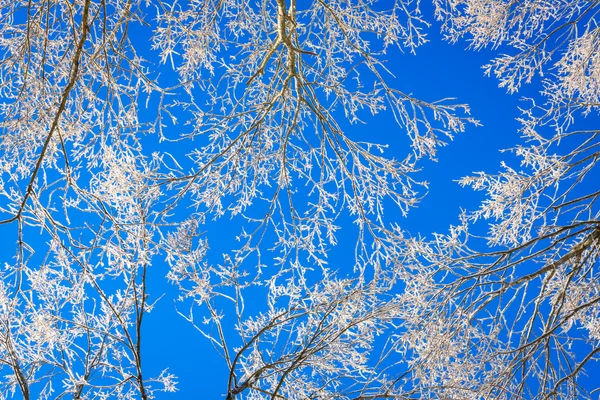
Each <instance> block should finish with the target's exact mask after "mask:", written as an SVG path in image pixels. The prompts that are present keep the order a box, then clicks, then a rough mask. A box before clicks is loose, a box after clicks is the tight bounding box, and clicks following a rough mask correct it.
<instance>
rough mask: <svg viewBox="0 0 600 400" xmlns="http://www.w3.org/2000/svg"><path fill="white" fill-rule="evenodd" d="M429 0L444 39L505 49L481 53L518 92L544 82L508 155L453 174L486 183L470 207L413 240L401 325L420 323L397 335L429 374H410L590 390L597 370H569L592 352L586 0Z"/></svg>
mask: <svg viewBox="0 0 600 400" xmlns="http://www.w3.org/2000/svg"><path fill="white" fill-rule="evenodd" d="M435 4H436V6H437V13H438V17H439V18H440V19H441V20H442V21H443V24H444V27H443V30H444V32H445V33H446V34H447V35H448V37H449V38H450V39H451V40H458V39H460V38H462V37H464V38H466V39H467V40H468V41H469V42H470V45H471V46H472V47H474V48H476V49H478V48H482V47H485V46H491V47H494V48H498V49H500V50H501V51H502V53H504V54H502V55H500V56H499V57H498V58H496V59H494V60H493V61H491V62H490V64H488V65H487V66H486V72H487V73H488V74H494V75H495V76H496V77H498V78H499V79H500V86H503V87H506V88H507V89H508V91H509V92H517V91H518V90H519V89H520V88H521V87H522V85H523V84H525V83H529V82H531V81H532V80H534V79H535V78H536V75H539V76H541V77H543V78H541V83H542V87H543V89H542V92H541V96H539V98H537V99H536V100H535V101H534V100H530V102H529V103H530V104H531V107H529V108H526V109H524V110H523V114H522V118H521V120H520V122H521V124H522V129H521V133H522V135H523V138H524V143H523V144H520V145H518V146H516V147H515V148H513V149H511V150H510V151H511V152H512V153H513V154H514V155H516V156H517V157H518V158H519V159H520V165H518V166H515V165H511V163H510V162H508V161H507V162H504V163H503V164H502V166H501V170H500V171H499V172H497V173H478V174H475V175H473V176H469V177H465V178H463V179H462V180H461V181H460V183H461V184H462V185H464V186H471V187H472V188H473V189H475V190H480V191H483V192H484V193H485V200H484V201H483V203H482V204H481V207H480V208H479V209H478V210H476V211H470V212H465V213H464V214H463V215H462V216H461V224H459V226H456V227H453V228H452V229H451V230H450V232H449V233H448V234H445V235H438V236H437V237H436V240H435V241H433V242H431V243H430V244H429V247H427V249H426V250H424V251H422V252H421V253H420V254H421V256H422V257H426V259H427V261H428V263H425V264H423V265H422V266H421V267H420V270H419V273H421V274H423V275H425V276H427V277H428V278H427V279H423V280H421V281H420V282H419V283H418V284H415V286H416V287H415V288H414V289H413V290H414V291H415V292H418V293H420V295H419V296H411V295H408V294H407V295H406V300H407V302H408V304H410V306H409V308H413V311H412V313H411V314H410V318H412V319H409V318H407V319H406V321H412V322H410V323H409V326H407V328H406V329H407V330H408V331H409V332H412V331H417V330H418V329H424V330H425V332H427V334H422V335H414V334H412V335H413V336H411V335H410V334H409V335H408V336H407V338H408V343H410V347H411V348H412V349H413V351H414V357H415V359H416V360H421V361H422V368H423V371H422V372H421V373H422V374H425V375H427V376H428V377H429V380H428V381H424V382H423V383H422V386H423V387H424V388H425V389H428V387H429V386H430V385H431V384H432V383H433V382H437V383H438V384H439V386H436V387H435V390H434V392H435V393H445V395H447V396H463V397H468V398H528V399H529V398H531V399H557V398H565V399H573V398H592V397H594V396H596V395H597V394H594V393H597V391H598V388H597V382H595V383H594V382H592V385H596V387H595V388H594V387H593V386H592V387H590V385H589V384H588V385H582V384H581V382H582V379H584V380H585V378H584V377H585V367H586V365H589V364H590V363H593V362H597V361H598V355H599V353H600V337H599V336H598V332H599V327H600V325H599V321H600V320H599V319H598V316H599V315H600V308H599V305H598V301H599V300H600V297H599V293H600V286H599V278H600V275H599V271H598V257H599V249H600V225H599V223H600V222H599V217H600V209H599V206H598V202H597V200H598V196H599V195H600V192H599V191H598V175H597V173H598V166H597V165H596V164H597V161H598V158H599V156H600V152H599V145H600V142H599V140H598V131H597V130H596V128H595V127H593V126H592V127H591V128H589V124H588V123H586V121H585V120H583V119H582V118H581V117H582V116H584V117H585V116H588V115H589V116H592V115H593V116H594V117H595V116H597V112H598V104H599V102H598V96H599V92H598V88H599V86H598V82H599V81H598V78H597V71H598V68H597V64H598V60H599V55H598V54H599V52H598V44H599V42H598V27H597V22H596V15H597V12H598V10H599V9H598V4H597V2H579V1H560V2H554V1H549V2H517V3H504V2H498V1H483V2H479V1H470V0H467V1H437V2H435ZM483 221H487V222H488V224H489V225H487V228H486V227H484V226H483V225H482V224H481V222H483ZM425 298H427V299H428V300H427V301H424V299H425ZM423 315H426V316H427V317H426V319H425V320H424V319H423V318H422V316H423ZM427 319H430V321H429V322H427ZM439 335H443V336H444V338H445V341H440V338H439ZM433 352H437V353H438V354H445V355H446V356H445V357H443V358H438V359H436V358H432V357H431V355H432V354H433ZM432 361H433V362H432Z"/></svg>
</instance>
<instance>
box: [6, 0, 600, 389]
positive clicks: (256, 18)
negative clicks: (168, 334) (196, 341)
mask: <svg viewBox="0 0 600 400" xmlns="http://www.w3.org/2000/svg"><path fill="white" fill-rule="evenodd" d="M555 3H556V4H554V3H553V2H539V1H537V2H533V1H529V0H527V1H523V2H517V3H505V2H501V1H498V0H493V1H492V0H489V1H472V0H466V1H442V0H438V1H434V5H435V7H436V15H437V17H438V18H439V19H440V20H441V21H442V30H443V32H445V33H446V34H447V35H448V38H449V39H450V40H453V41H456V40H459V39H460V38H462V37H466V38H467V39H468V40H471V44H472V46H473V47H475V48H480V47H483V46H488V45H489V46H493V47H495V48H497V49H499V50H501V51H502V52H504V51H506V52H508V53H509V54H508V55H501V56H499V58H497V59H495V60H493V61H492V62H491V63H490V65H489V66H487V67H486V70H487V71H488V73H490V74H494V75H496V76H498V77H499V78H500V79H501V84H502V85H503V86H505V87H507V88H508V89H509V91H511V92H516V91H518V90H519V89H520V87H521V85H522V84H523V83H524V82H528V81H530V80H531V79H533V78H534V77H535V75H536V74H538V73H539V74H542V73H545V75H544V76H545V78H543V85H544V90H543V93H542V95H541V96H540V98H541V99H543V100H542V101H541V102H540V101H538V103H539V104H540V105H539V106H534V107H532V108H531V109H528V110H527V111H525V112H524V115H523V119H522V122H523V133H524V135H526V138H527V141H526V142H525V144H522V145H521V146H520V147H518V148H517V149H516V150H515V151H516V153H517V154H518V155H519V156H520V157H522V159H523V165H522V167H520V168H521V170H517V169H514V168H511V167H510V166H509V164H506V165H505V166H504V170H503V171H501V173H500V174H499V175H489V174H479V175H476V176H474V177H470V178H465V179H464V180H463V181H462V182H463V183H464V184H465V185H471V186H474V187H475V188H476V189H482V190H485V191H486V196H487V200H486V201H485V203H484V204H483V206H482V208H481V209H480V210H478V211H473V212H471V213H467V214H465V216H464V218H463V224H462V225H460V226H459V227H457V228H453V229H452V230H451V232H450V234H449V235H438V236H436V240H435V241H434V242H433V243H432V242H426V241H425V240H417V239H414V238H411V237H410V236H409V235H408V234H406V233H405V232H403V230H402V228H401V227H399V226H397V225H396V224H394V223H392V222H390V221H389V220H388V219H386V218H385V215H384V208H386V209H390V208H391V209H394V210H397V211H398V212H400V213H402V214H406V213H407V212H408V211H409V209H410V208H411V207H413V206H414V205H416V204H417V202H418V200H419V198H420V196H421V195H422V194H423V190H422V188H423V187H424V186H425V183H423V182H420V181H419V180H418V179H417V178H416V175H415V173H416V172H417V171H418V169H419V168H420V165H421V164H420V161H421V160H422V159H423V158H431V159H434V158H435V157H436V151H437V149H438V148H439V147H440V146H442V145H443V144H444V141H445V140H448V139H451V138H452V137H453V135H454V134H456V133H458V132H460V131H462V130H464V129H465V127H466V126H467V125H470V126H474V125H476V124H477V121H476V120H474V119H471V118H470V117H469V115H468V114H469V109H468V107H467V106H465V105H461V104H458V103H455V102H454V101H453V100H451V99H442V100H438V99H429V101H425V100H422V99H418V98H416V97H414V96H412V95H411V94H410V93H408V92H404V91H402V90H401V88H396V87H395V85H396V81H397V79H394V78H393V76H392V74H390V71H389V70H388V66H386V64H385V62H384V60H385V57H386V53H387V52H390V51H397V50H398V49H400V50H401V51H406V52H410V53H414V52H416V51H417V50H418V49H417V48H418V47H419V46H421V45H423V44H425V42H426V41H427V40H426V38H425V33H424V29H425V28H427V27H428V26H429V25H430V24H431V23H433V21H427V20H426V19H425V17H423V15H422V14H421V10H420V8H419V7H420V5H419V3H418V2H415V1H404V0H402V1H395V2H384V1H375V0H345V1H338V0H316V1H314V0H313V1H309V2H298V4H297V3H296V1H295V0H272V1H266V0H262V1H256V2H247V1H241V0H214V1H211V0H202V1H201V0H197V1H196V0H192V1H188V2H162V1H147V2H130V1H125V2H106V1H104V0H98V1H92V0H83V1H79V0H75V1H73V2H69V1H63V0H57V1H52V2H50V1H36V0H28V1H3V2H2V1H0V32H1V34H0V99H1V100H0V129H1V132H2V136H1V139H0V224H1V228H2V233H3V235H5V236H6V237H7V239H6V241H5V242H6V243H7V245H6V246H7V247H6V250H4V253H5V254H8V253H10V256H7V257H5V259H6V262H5V263H4V265H3V266H2V268H1V269H0V274H1V279H0V325H1V328H0V369H1V372H0V375H1V378H0V396H2V397H4V398H21V397H22V398H25V399H33V398H40V399H43V398H48V399H58V398H71V397H72V398H76V399H86V398H100V399H108V398H118V399H129V398H131V399H134V398H135V399H138V398H142V399H149V398H157V397H160V392H161V391H173V390H176V378H175V377H174V376H173V375H172V374H171V373H170V372H169V371H168V367H169V366H168V365H165V366H164V371H163V372H162V373H161V374H159V375H158V376H148V375H147V374H146V373H145V372H144V371H145V370H144V362H143V361H144V354H143V352H142V340H143V337H144V324H143V321H144V319H145V318H146V316H147V314H148V312H149V311H150V310H152V308H153V306H154V304H155V302H156V301H158V299H159V297H160V295H161V293H160V292H159V293H157V292H156V291H153V287H152V286H151V285H150V284H149V283H148V279H147V277H148V274H149V273H152V272H153V271H154V269H155V268H157V266H158V265H164V264H165V263H166V264H167V265H168V268H169V270H168V273H166V274H165V275H166V277H165V279H167V280H168V281H170V282H171V283H172V284H173V285H175V287H176V288H177V289H178V290H179V302H178V303H177V312H179V314H180V315H181V316H182V317H183V318H185V319H187V320H188V321H189V322H190V323H191V324H192V326H193V327H195V328H196V329H197V330H198V333H199V336H200V337H204V338H205V339H206V340H208V341H210V342H211V343H212V344H213V345H214V347H215V348H216V349H217V351H218V352H220V354H221V356H222V358H223V362H224V363H225V364H226V365H227V367H228V369H229V374H228V376H224V377H223V382H222V383H221V385H222V387H223V394H224V396H226V398H227V399H229V400H233V399H242V398H248V399H262V398H265V399H277V398H286V399H306V398H309V399H311V398H312V399H317V398H340V399H365V400H366V399H384V398H396V399H398V398H411V397H425V398H426V397H431V398H508V397H516V398H518V397H519V396H520V397H540V398H544V396H545V397H553V396H554V397H558V396H560V395H564V396H566V397H568V396H572V397H573V396H584V395H585V393H584V392H582V391H581V390H580V389H579V387H578V386H577V385H578V383H577V382H578V381H577V378H578V376H579V375H580V374H581V373H582V372H583V371H584V369H583V367H584V365H585V364H586V362H589V361H590V360H594V359H595V358H596V353H597V350H598V340H599V333H598V332H599V328H598V323H599V322H598V321H600V315H599V311H598V308H597V306H596V301H595V300H596V299H597V296H598V287H597V271H596V270H597V267H596V258H595V257H596V255H597V252H598V242H599V240H600V235H598V232H599V231H598V229H599V228H598V225H597V220H598V210H597V206H596V204H595V200H596V198H597V196H598V195H599V193H598V191H597V189H593V187H592V191H591V192H585V190H584V189H582V188H589V186H586V185H583V183H584V182H586V181H587V180H590V179H593V178H592V175H593V171H594V165H595V162H596V158H597V156H598V153H597V143H598V142H597V134H596V132H595V131H593V130H588V129H574V128H573V127H575V126H576V123H577V121H578V120H579V117H580V115H581V113H583V114H586V115H587V114H590V115H593V114H594V113H595V112H596V110H595V107H596V106H597V102H596V99H597V97H598V92H597V90H598V89H597V83H596V82H598V80H597V79H596V78H595V74H596V69H597V68H596V66H595V63H597V62H598V61H597V58H598V57H597V50H596V45H595V43H596V39H597V38H596V36H597V35H596V30H597V28H596V26H595V12H596V9H597V7H596V3H595V2H589V1H588V2H576V1H572V2H569V1H561V2H555ZM511 54H512V55H511ZM392 72H393V71H392ZM383 113H387V114H388V115H390V116H391V117H392V118H393V119H395V121H396V123H397V125H396V126H395V127H394V128H390V130H392V129H396V130H397V131H398V133H399V134H405V135H406V136H407V137H408V140H407V147H406V149H405V154H404V157H401V158H400V159H392V158H388V157H386V155H385V154H384V150H385V147H386V146H385V145H380V144H376V143H369V142H368V141H367V140H365V139H364V136H361V135H360V134H354V133H353V132H352V131H351V130H350V129H349V128H348V127H349V126H350V125H351V124H353V123H362V122H363V121H362V120H363V119H365V120H366V118H368V117H369V115H377V114H379V115H381V114H383ZM575 120H577V121H575ZM547 132H555V133H554V135H552V134H550V136H547V135H546V133H547ZM348 217H349V218H351V219H352V220H353V221H354V226H353V227H351V230H352V231H353V232H355V235H354V241H353V243H352V244H351V247H352V250H353V256H352V261H351V265H348V266H341V267H339V270H338V269H337V268H338V266H330V265H329V264H328V258H327V254H328V251H329V250H330V249H331V248H332V247H333V246H335V245H336V244H337V240H338V239H337V238H338V231H339V230H340V229H342V226H341V225H342V223H341V222H340V221H341V220H343V219H344V218H346V219H347V218H348ZM486 218H495V222H494V223H493V224H492V225H491V228H490V230H489V232H488V233H483V234H478V235H475V238H476V239H475V240H477V243H474V244H473V243H472V242H473V241H474V240H473V239H472V238H470V239H469V241H468V242H467V238H468V237H469V235H470V233H469V232H472V231H473V229H475V230H477V229H478V228H477V227H478V225H477V224H476V222H477V221H478V220H481V219H486ZM229 220H232V221H233V222H232V224H237V225H236V227H237V228H236V229H238V230H237V231H236V232H234V233H233V235H232V237H231V246H230V248H229V249H228V250H227V251H226V252H225V254H224V256H223V259H222V260H220V261H215V259H214V257H213V258H211V257H210V249H209V239H210V229H211V228H214V226H215V223H214V221H219V223H221V222H223V223H225V222H226V221H229ZM472 225H475V226H474V227H472ZM206 232H208V233H206ZM471 236H473V235H471ZM478 236H485V237H484V240H483V241H481V243H479V238H478ZM3 239H4V238H3ZM233 239H237V240H233ZM472 244H473V245H472ZM345 245H346V246H347V245H348V244H345ZM3 256H4V254H3ZM257 296H260V297H261V298H262V299H265V301H264V303H265V304H264V307H263V309H262V310H260V311H258V312H254V310H253V308H252V307H248V306H247V304H248V303H249V302H250V299H252V298H255V297H257ZM580 327H582V328H583V329H578V328H580ZM579 342H581V343H583V345H584V346H586V348H589V351H588V353H587V355H582V354H583V353H582V352H581V351H580V350H579V348H578V349H577V350H573V349H571V347H570V346H572V345H577V346H578V345H579Z"/></svg>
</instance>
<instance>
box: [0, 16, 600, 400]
mask: <svg viewBox="0 0 600 400" xmlns="http://www.w3.org/2000/svg"><path fill="white" fill-rule="evenodd" d="M423 6H424V7H423V13H424V17H425V19H427V20H429V21H432V20H433V17H432V10H431V9H430V6H429V5H428V4H424V5H423ZM130 29H131V32H132V37H133V38H134V39H133V40H134V44H136V45H138V44H139V46H140V47H139V48H140V49H142V51H141V53H142V55H143V54H144V52H147V56H148V58H149V59H154V56H153V55H152V53H151V51H150V43H149V37H148V35H147V33H146V32H147V31H146V30H144V29H141V28H140V27H139V26H138V25H135V24H134V25H132V26H131V27H130ZM439 29H440V27H439V25H438V24H437V23H435V22H434V23H432V26H431V27H430V28H429V30H428V38H429V40H430V42H429V43H427V44H425V45H424V46H422V47H420V48H418V49H417V53H416V55H412V54H409V53H402V52H400V51H398V50H397V49H394V50H391V51H389V53H388V56H387V58H388V61H387V67H388V68H389V70H390V71H391V72H392V73H393V74H394V76H395V78H391V77H390V79H389V83H390V84H391V85H392V86H394V87H396V88H399V89H401V90H403V91H404V92H408V93H411V94H413V95H414V96H415V97H417V98H420V99H423V100H427V101H435V100H438V99H441V98H448V97H452V98H456V99H457V101H458V102H460V103H466V104H468V105H470V107H471V114H472V116H473V117H474V118H476V119H477V120H479V121H480V122H481V124H482V126H480V127H475V126H472V125H469V126H467V129H466V131H465V132H464V133H460V134H458V135H456V137H455V138H454V140H452V141H448V144H447V146H445V147H443V148H441V149H439V151H438V154H437V161H431V160H422V161H421V167H422V171H421V172H419V173H418V175H417V177H418V179H421V180H426V181H428V182H429V187H428V190H427V195H426V196H425V197H424V199H423V200H422V201H421V202H420V203H419V205H418V207H417V208H415V209H412V210H411V211H410V212H409V214H408V216H407V217H403V216H402V215H401V214H400V213H399V212H397V211H395V210H392V209H388V210H387V213H386V218H387V219H388V221H389V222H396V223H398V224H399V225H400V226H401V227H402V228H403V229H405V230H406V231H408V232H409V233H410V234H412V235H413V236H423V237H431V235H432V233H433V232H445V231H446V230H447V228H448V226H449V225H451V224H456V223H457V222H458V215H459V212H460V209H461V207H462V208H466V209H474V208H476V207H477V206H478V205H479V202H480V201H481V200H482V193H474V192H473V191H472V190H470V189H468V188H467V189H463V188H461V187H460V186H459V185H458V183H457V182H456V180H458V179H459V178H461V177H463V176H465V175H468V174H470V173H472V172H473V171H496V170H497V169H498V167H499V165H500V161H501V160H506V159H507V158H508V159H510V158H511V155H510V154H507V153H503V154H501V153H500V150H501V149H505V148H509V147H512V146H514V145H515V144H517V143H519V142H520V138H519V133H518V128H519V124H518V123H517V121H516V118H517V117H518V116H519V115H520V114H519V111H518V107H519V106H521V105H523V103H522V101H521V100H520V99H521V96H531V97H536V96H537V92H538V90H539V88H540V87H539V86H536V84H532V85H529V86H526V87H524V88H523V90H522V92H520V93H519V94H518V95H509V94H507V93H506V90H505V89H501V88H498V81H497V80H496V79H495V78H489V77H485V76H484V74H483V70H482V68H481V66H482V65H483V64H484V63H486V62H487V61H489V60H490V58H492V57H493V55H494V54H496V51H494V52H492V51H487V50H483V51H478V52H475V51H471V50H466V49H465V47H466V43H464V42H461V43H458V44H455V45H452V44H449V43H447V42H445V41H443V40H442V38H441V35H440V34H439ZM136 41H138V42H136ZM154 65H155V67H156V72H160V74H161V81H162V82H163V83H165V84H173V83H176V82H177V79H178V78H177V76H176V74H175V73H174V72H173V71H171V69H170V68H169V66H168V65H167V66H158V65H157V64H154ZM152 118H153V115H151V113H149V115H148V120H151V119H152ZM590 119H591V123H594V122H597V118H595V117H591V118H590ZM364 121H365V124H356V125H349V124H346V125H344V126H345V128H346V129H347V132H348V133H349V134H351V135H354V136H355V137H361V136H364V137H366V138H368V140H369V141H372V142H375V143H382V144H389V149H388V150H387V152H386V153H385V154H386V156H388V157H390V158H392V157H396V158H403V157H404V156H405V155H406V154H407V152H408V151H409V150H408V149H407V147H406V143H407V140H406V135H405V133H404V132H403V131H402V129H401V128H399V127H398V126H397V125H396V124H395V122H394V121H393V119H392V118H391V115H389V113H383V114H379V115H377V116H368V115H366V114H365V115H364ZM179 129H180V127H178V126H175V127H173V126H170V127H169V128H168V130H169V131H168V133H172V134H173V135H176V134H177V131H178V130H179ZM144 140H145V144H146V145H147V149H148V151H152V150H153V149H158V148H161V149H164V148H168V149H169V151H172V152H173V153H174V154H177V153H180V154H185V153H186V152H187V151H188V150H189V149H188V148H187V147H184V148H182V147H181V145H180V144H177V143H159V142H158V140H157V138H156V137H148V138H146V139H144ZM185 146H189V144H187V143H186V144H185ZM513 161H514V160H513ZM178 212H181V210H180V209H178ZM339 223H340V224H341V225H342V227H343V229H344V230H343V231H342V233H340V234H339V237H338V238H339V240H340V243H339V244H338V246H337V247H332V248H330V249H329V263H330V264H332V265H340V267H339V268H340V269H343V268H344V265H347V264H349V263H351V262H352V260H351V259H350V256H349V254H348V253H349V252H348V245H351V246H353V244H354V243H353V242H352V241H353V240H354V238H353V232H354V231H353V229H354V228H353V226H352V222H351V220H350V219H349V218H347V217H346V218H345V219H342V220H340V221H339ZM236 224H237V221H236V220H234V221H227V220H220V221H218V222H210V221H209V222H208V223H207V226H206V230H207V231H208V234H207V237H208V240H209V244H210V249H211V250H210V252H209V262H214V263H219V262H221V261H222V254H223V253H224V252H226V251H227V250H228V249H230V248H231V244H232V243H234V242H235V236H236V235H237V234H238V233H239V227H238V226H237V225H236ZM0 236H1V237H2V238H3V239H4V240H10V241H14V240H15V228H14V225H4V226H0ZM42 245H43V244H42V243H40V246H42ZM10 251H12V248H11V250H10ZM41 254H42V255H43V254H44V252H43V251H42V252H41ZM13 256H14V254H12V253H10V252H3V253H2V254H1V256H0V264H1V263H3V262H4V261H9V260H10V259H11V258H12V257H13ZM168 269H169V267H168V265H166V263H164V262H162V261H160V257H157V262H156V263H155V264H154V265H152V266H151V268H150V270H149V280H148V285H149V293H150V301H153V300H157V299H159V298H160V300H159V301H158V302H157V303H156V306H155V308H154V310H153V311H152V312H151V313H149V314H148V315H147V316H146V317H145V319H144V328H143V329H144V335H143V339H142V343H143V344H142V352H143V353H142V357H143V366H144V369H145V376H147V377H152V376H156V375H159V374H160V372H161V371H162V370H164V369H165V368H168V369H169V372H171V373H173V374H175V375H176V376H177V380H178V382H179V384H178V389H179V390H178V391H177V392H176V393H166V394H161V395H160V396H159V398H161V399H163V398H164V399H220V398H224V397H225V395H226V390H227V378H228V374H229V371H228V369H227V366H226V363H225V360H224V359H223V358H222V357H220V356H219V354H218V351H217V350H216V349H215V348H214V347H213V346H212V345H211V343H210V342H209V341H208V340H206V339H205V338H204V337H203V336H202V335H201V334H200V333H199V332H197V331H196V330H195V329H194V327H193V326H192V325H191V324H189V323H188V322H187V321H186V320H185V319H184V318H182V317H181V316H180V315H178V314H177V312H176V309H179V310H180V311H181V312H183V313H186V312H187V308H186V305H185V304H182V303H178V302H177V301H176V299H177V297H178V293H177V290H176V288H175V287H174V286H173V285H171V284H170V283H169V282H167V280H166V275H167V273H168ZM252 301H253V302H254V303H255V304H250V305H249V309H250V310H252V309H256V310H260V309H261V307H262V306H264V302H265V299H263V298H255V299H252ZM198 312H199V311H198ZM199 317H200V318H199V319H200V320H201V315H200V316H199ZM592 372H600V370H598V368H596V369H592Z"/></svg>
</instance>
